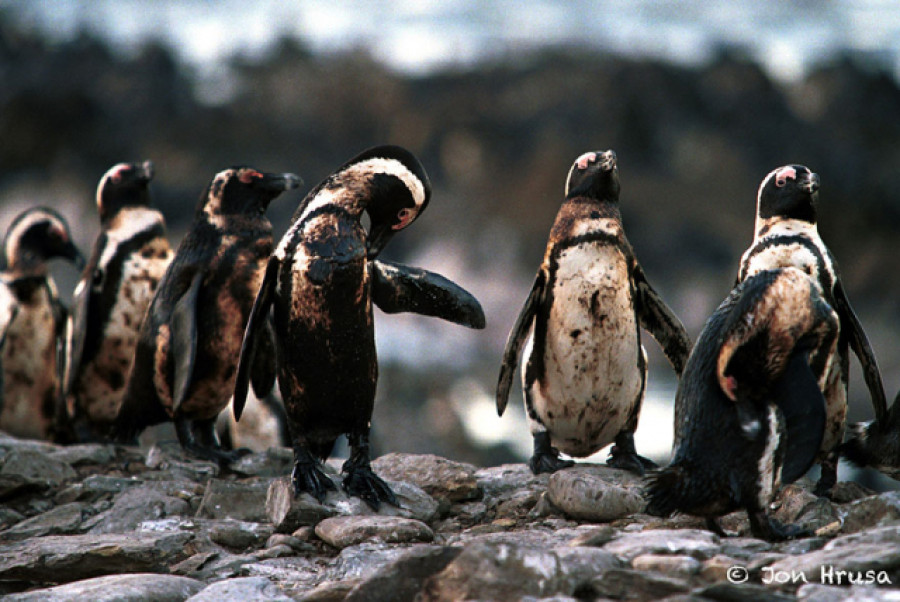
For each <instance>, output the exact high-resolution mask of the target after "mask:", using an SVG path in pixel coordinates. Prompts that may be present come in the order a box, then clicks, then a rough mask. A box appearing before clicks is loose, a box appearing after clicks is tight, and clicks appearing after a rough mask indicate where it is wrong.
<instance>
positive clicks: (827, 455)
mask: <svg viewBox="0 0 900 602" xmlns="http://www.w3.org/2000/svg"><path fill="white" fill-rule="evenodd" d="M818 199H819V176H818V175H817V174H815V173H813V172H812V171H810V170H809V168H807V167H805V166H803V165H785V166H782V167H779V168H777V169H774V170H772V171H771V172H770V173H769V174H768V175H767V176H766V177H765V178H764V179H763V181H762V183H761V184H760V186H759V191H758V194H757V205H756V224H755V230H754V238H753V243H752V244H751V245H750V248H748V249H747V250H746V251H745V252H744V254H743V256H742V257H741V262H740V268H739V270H738V276H737V282H741V281H743V280H745V279H746V278H748V277H749V276H752V275H753V274H755V273H757V272H759V271H763V270H771V269H775V268H779V267H788V266H793V267H796V268H798V269H800V270H801V271H803V272H805V273H806V274H808V275H809V276H810V277H811V278H813V279H814V280H815V281H816V282H818V284H819V287H820V288H821V289H822V291H823V294H824V295H825V300H826V301H827V302H828V304H829V305H830V306H831V307H832V308H833V309H834V310H835V311H836V312H837V314H838V316H839V317H840V320H841V339H840V341H839V342H838V355H839V358H840V361H839V362H835V363H834V364H833V366H832V373H831V374H829V376H828V378H827V379H826V383H825V390H824V393H825V399H826V400H827V401H828V406H827V407H828V422H827V425H826V429H825V438H824V439H823V441H822V450H821V452H820V454H819V459H818V461H819V463H820V465H821V476H820V478H819V481H818V483H817V484H816V488H815V493H816V494H817V495H819V496H828V495H830V492H831V490H832V488H833V487H834V484H835V483H836V482H837V464H838V455H839V453H838V449H837V448H838V445H839V444H840V443H841V440H842V439H843V437H844V425H845V422H846V416H847V392H848V384H849V377H850V355H849V351H848V348H849V349H852V350H853V352H854V353H855V354H856V356H857V357H858V358H859V361H860V364H861V366H862V371H863V376H864V379H865V382H866V386H867V387H868V389H869V394H870V396H871V399H872V405H873V407H874V409H875V417H876V418H879V419H882V418H883V417H884V415H885V414H886V412H887V402H886V400H885V395H884V387H883V385H882V382H881V375H880V372H879V370H878V363H877V362H876V360H875V354H874V353H873V351H872V347H871V345H870V344H869V340H868V338H867V337H866V333H865V331H864V330H863V327H862V324H860V321H859V319H858V318H857V317H856V313H855V312H854V311H853V308H852V307H851V305H850V300H849V298H848V297H847V293H846V291H845V290H844V285H843V283H842V281H841V278H840V272H839V270H838V266H837V262H836V261H835V259H834V257H833V256H832V254H831V252H830V251H829V250H828V247H826V246H825V243H824V242H823V241H822V238H821V237H820V236H819V232H818V227H817V221H818V216H817V214H818V207H817V205H818Z"/></svg>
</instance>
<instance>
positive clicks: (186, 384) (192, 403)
mask: <svg viewBox="0 0 900 602" xmlns="http://www.w3.org/2000/svg"><path fill="white" fill-rule="evenodd" d="M300 184H301V180H300V178H299V177H297V176H295V175H293V174H271V173H262V172H260V171H257V170H255V169H252V168H249V167H235V168H231V169H226V170H224V171H222V172H220V173H219V174H217V175H216V176H215V177H214V178H213V180H212V182H211V183H210V185H209V187H208V188H207V190H206V192H205V193H204V194H203V196H202V197H201V199H200V203H199V204H198V207H197V211H196V214H195V216H194V222H193V224H192V225H191V228H190V230H189V231H188V233H187V234H186V235H185V237H184V239H183V240H182V241H181V244H180V245H179V246H178V249H177V251H176V253H175V258H174V259H173V260H172V263H171V264H170V265H169V267H168V269H167V270H166V272H165V274H164V275H163V278H162V281H161V282H160V283H159V287H158V288H157V289H156V293H155V294H154V296H153V300H152V301H151V303H150V307H149V309H148V311H147V315H146V317H145V319H144V322H143V324H142V325H141V330H140V335H139V337H138V344H137V349H136V353H135V359H134V366H133V368H132V370H131V374H130V376H129V378H128V383H127V385H126V387H125V396H124V398H123V401H122V406H121V409H120V411H119V414H118V416H117V417H116V421H115V423H114V425H113V430H114V436H115V439H116V440H117V441H119V442H123V443H129V442H133V441H134V439H135V438H136V437H137V435H138V434H140V432H141V431H142V430H143V429H144V428H146V427H148V426H151V425H154V424H158V423H160V422H164V421H167V420H172V421H174V422H175V432H176V434H177V435H178V440H179V442H180V443H181V445H182V447H183V448H184V449H185V450H186V451H188V452H190V453H192V454H193V455H195V456H198V457H200V458H203V459H207V460H212V461H217V462H220V463H229V462H232V461H233V460H235V459H236V458H237V457H239V455H240V454H239V453H238V452H227V451H224V450H222V448H221V446H220V444H219V440H218V437H217V436H216V433H215V422H216V417H217V416H218V414H219V412H221V411H222V409H223V408H224V407H225V406H226V405H227V404H228V400H229V398H230V397H231V392H232V390H233V388H234V377H235V371H236V369H237V363H238V355H239V352H240V348H241V337H242V336H243V333H244V327H245V325H246V323H247V317H248V316H249V315H250V309H251V307H252V306H253V299H254V298H255V297H256V292H257V291H258V290H259V285H260V282H261V281H262V278H263V273H264V270H265V266H266V261H267V260H268V258H269V255H270V254H271V253H272V248H273V239H272V224H270V223H269V220H268V219H267V218H266V217H265V211H266V208H267V207H268V206H269V203H270V202H271V201H272V200H273V199H275V197H277V196H278V195H279V194H281V193H282V192H284V191H285V190H290V189H293V188H297V187H299V186H300ZM265 338H268V337H265ZM269 342H270V344H271V341H270V340H269ZM252 373H253V379H254V380H253V385H254V390H255V391H256V392H257V394H258V395H265V394H266V393H267V392H268V391H270V390H271V389H272V387H273V385H274V378H275V375H274V366H273V365H272V361H271V358H270V357H266V356H265V354H261V355H260V361H259V362H258V364H256V365H254V366H253V367H252Z"/></svg>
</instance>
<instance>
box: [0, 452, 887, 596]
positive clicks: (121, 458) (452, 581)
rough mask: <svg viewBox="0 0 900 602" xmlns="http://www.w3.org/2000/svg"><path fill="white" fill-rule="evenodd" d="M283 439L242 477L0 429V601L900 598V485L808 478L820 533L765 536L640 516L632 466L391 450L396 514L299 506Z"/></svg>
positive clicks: (790, 493) (779, 504) (343, 502)
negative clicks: (470, 458)
mask: <svg viewBox="0 0 900 602" xmlns="http://www.w3.org/2000/svg"><path fill="white" fill-rule="evenodd" d="M289 458H290V451H289V450H283V449H273V450H269V451H268V452H266V453H258V454H253V455H251V456H247V457H246V458H244V459H242V460H241V462H240V463H239V467H238V468H237V469H236V470H223V469H220V468H219V467H218V466H215V465H212V464H210V463H208V462H200V461H194V460H192V459H190V458H188V457H186V456H184V455H183V454H181V453H180V451H179V450H178V449H177V446H172V445H168V444H159V445H155V446H153V447H151V448H149V449H144V450H140V449H137V448H124V447H114V446H102V445H96V446H91V445H85V446H76V447H71V448H64V447H58V446H54V445H50V444H46V443H36V442H25V441H19V440H16V439H13V438H9V437H4V436H2V435H0V595H6V596H8V599H10V600H78V599H96V600H194V601H205V600H223V601H230V600H356V601H360V600H388V599H389V600H399V601H403V600H434V601H437V600H463V599H485V600H486V599H502V600H507V599H544V600H548V599H555V600H573V599H576V600H584V599H629V600H651V599H661V598H667V599H672V600H676V599H684V600H687V599H696V600H700V599H718V600H723V599H727V600H758V599H770V600H817V599H823V600H840V599H859V600H888V599H896V596H897V595H898V591H900V589H898V588H900V497H898V494H897V493H895V492H894V493H883V494H874V493H872V492H871V491H868V490H866V489H865V488H862V487H859V486H857V485H855V484H850V483H841V484H839V485H838V486H837V487H836V489H835V496H834V500H827V499H820V498H817V497H816V496H815V495H813V494H812V493H811V490H812V483H810V482H807V481H805V480H802V481H800V482H799V483H798V484H794V485H791V486H789V487H787V488H785V489H784V491H783V492H782V495H781V496H780V497H779V498H778V499H777V500H776V502H775V503H774V504H773V507H772V512H773V515H774V516H776V517H777V518H778V519H779V520H782V521H785V522H792V523H796V524H800V525H803V526H805V527H807V528H808V529H810V530H813V531H816V534H815V535H814V536H811V537H806V538H802V539H798V540H794V541H787V542H778V543H771V542H765V541H761V540H758V539H755V538H753V537H752V536H750V533H749V525H748V523H747V519H746V516H745V515H744V514H743V513H741V512H737V513H734V514H731V515H728V516H726V517H723V519H722V520H721V524H722V526H723V528H724V529H725V530H726V532H728V533H729V537H719V536H717V535H715V534H713V533H711V532H709V531H707V530H706V529H705V528H704V523H703V521H702V520H700V519H697V518H693V517H687V516H675V517H672V518H668V519H660V518H658V517H653V516H649V515H647V514H644V513H643V512H642V510H643V504H642V503H641V496H640V491H641V485H642V482H641V480H640V479H639V478H637V477H635V476H634V475H631V474H629V473H626V472H623V471H620V470H615V469H611V468H608V467H606V466H600V465H590V464H580V465H577V466H576V467H574V468H572V469H568V470H566V471H563V472H560V473H556V474H554V475H537V476H535V475H532V474H531V473H530V472H529V470H528V469H527V467H525V466H524V465H522V464H507V465H502V466H493V467H484V468H478V467H475V466H472V465H470V464H464V463H459V462H454V461H452V460H447V459H444V458H440V457H437V456H430V455H412V454H388V455H386V456H382V457H381V458H378V459H377V460H375V461H374V462H373V467H374V469H375V470H376V472H378V473H379V474H380V475H381V476H382V478H384V479H385V480H386V481H387V482H388V483H389V484H390V486H391V488H392V489H393V490H394V492H395V494H396V495H397V498H398V500H400V504H401V507H399V508H397V507H393V506H390V505H388V504H382V507H381V508H380V509H379V511H378V512H375V511H373V510H372V509H371V508H369V507H368V506H367V505H366V504H365V503H363V502H361V501H360V500H358V499H356V498H348V497H347V496H346V494H345V493H344V492H343V491H342V490H341V489H340V486H339V484H340V479H341V475H339V474H338V473H337V472H336V471H335V470H334V466H340V464H339V463H334V462H332V464H331V466H330V467H329V468H328V474H329V476H330V477H331V478H332V479H333V480H334V481H335V484H336V485H338V488H337V489H336V491H333V492H329V493H328V495H327V496H326V497H325V499H324V500H323V501H322V502H319V501H317V500H314V499H313V498H311V497H309V496H307V495H303V496H300V497H299V498H294V497H293V495H292V492H291V490H290V481H289V479H288V478H287V473H288V471H289V466H290V464H289Z"/></svg>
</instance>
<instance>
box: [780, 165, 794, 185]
mask: <svg viewBox="0 0 900 602" xmlns="http://www.w3.org/2000/svg"><path fill="white" fill-rule="evenodd" d="M796 179H797V170H796V169H794V168H793V167H782V168H781V169H779V170H778V171H776V172H775V185H776V186H778V187H779V188H781V187H782V186H784V185H785V184H787V181H788V180H796Z"/></svg>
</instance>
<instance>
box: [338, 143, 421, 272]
mask: <svg viewBox="0 0 900 602" xmlns="http://www.w3.org/2000/svg"><path fill="white" fill-rule="evenodd" d="M335 175H336V179H337V180H340V181H342V182H343V183H344V184H345V185H350V186H352V185H353V184H354V183H360V182H363V183H364V184H365V185H364V189H365V190H366V193H367V196H368V202H367V203H366V206H365V210H366V213H368V214H369V219H370V221H371V226H370V227H369V234H368V237H367V240H366V252H367V255H368V257H369V259H374V258H375V257H377V256H378V254H379V253H381V251H382V249H384V247H385V245H387V243H388V241H390V239H391V238H392V237H393V236H394V234H396V233H397V232H399V231H400V230H403V229H404V228H406V227H407V226H409V225H410V224H412V223H413V222H414V221H415V220H416V219H418V217H419V216H420V215H422V212H423V211H425V207H427V206H428V202H429V201H430V200H431V182H430V181H429V179H428V174H427V173H425V168H424V167H423V166H422V163H421V162H419V160H418V159H417V158H416V157H415V155H413V154H412V153H411V152H409V151H408V150H406V149H405V148H402V147H399V146H393V145H385V146H376V147H374V148H370V149H369V150H366V151H364V152H362V153H360V154H359V155H357V156H356V157H354V158H353V159H351V160H350V161H348V162H347V163H345V164H344V165H343V166H341V167H340V168H339V169H338V171H337V172H336V174H335Z"/></svg>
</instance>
